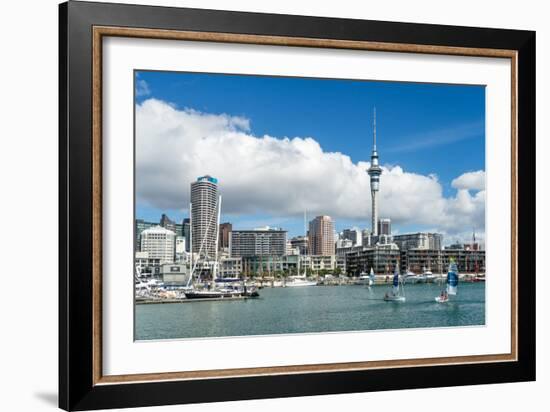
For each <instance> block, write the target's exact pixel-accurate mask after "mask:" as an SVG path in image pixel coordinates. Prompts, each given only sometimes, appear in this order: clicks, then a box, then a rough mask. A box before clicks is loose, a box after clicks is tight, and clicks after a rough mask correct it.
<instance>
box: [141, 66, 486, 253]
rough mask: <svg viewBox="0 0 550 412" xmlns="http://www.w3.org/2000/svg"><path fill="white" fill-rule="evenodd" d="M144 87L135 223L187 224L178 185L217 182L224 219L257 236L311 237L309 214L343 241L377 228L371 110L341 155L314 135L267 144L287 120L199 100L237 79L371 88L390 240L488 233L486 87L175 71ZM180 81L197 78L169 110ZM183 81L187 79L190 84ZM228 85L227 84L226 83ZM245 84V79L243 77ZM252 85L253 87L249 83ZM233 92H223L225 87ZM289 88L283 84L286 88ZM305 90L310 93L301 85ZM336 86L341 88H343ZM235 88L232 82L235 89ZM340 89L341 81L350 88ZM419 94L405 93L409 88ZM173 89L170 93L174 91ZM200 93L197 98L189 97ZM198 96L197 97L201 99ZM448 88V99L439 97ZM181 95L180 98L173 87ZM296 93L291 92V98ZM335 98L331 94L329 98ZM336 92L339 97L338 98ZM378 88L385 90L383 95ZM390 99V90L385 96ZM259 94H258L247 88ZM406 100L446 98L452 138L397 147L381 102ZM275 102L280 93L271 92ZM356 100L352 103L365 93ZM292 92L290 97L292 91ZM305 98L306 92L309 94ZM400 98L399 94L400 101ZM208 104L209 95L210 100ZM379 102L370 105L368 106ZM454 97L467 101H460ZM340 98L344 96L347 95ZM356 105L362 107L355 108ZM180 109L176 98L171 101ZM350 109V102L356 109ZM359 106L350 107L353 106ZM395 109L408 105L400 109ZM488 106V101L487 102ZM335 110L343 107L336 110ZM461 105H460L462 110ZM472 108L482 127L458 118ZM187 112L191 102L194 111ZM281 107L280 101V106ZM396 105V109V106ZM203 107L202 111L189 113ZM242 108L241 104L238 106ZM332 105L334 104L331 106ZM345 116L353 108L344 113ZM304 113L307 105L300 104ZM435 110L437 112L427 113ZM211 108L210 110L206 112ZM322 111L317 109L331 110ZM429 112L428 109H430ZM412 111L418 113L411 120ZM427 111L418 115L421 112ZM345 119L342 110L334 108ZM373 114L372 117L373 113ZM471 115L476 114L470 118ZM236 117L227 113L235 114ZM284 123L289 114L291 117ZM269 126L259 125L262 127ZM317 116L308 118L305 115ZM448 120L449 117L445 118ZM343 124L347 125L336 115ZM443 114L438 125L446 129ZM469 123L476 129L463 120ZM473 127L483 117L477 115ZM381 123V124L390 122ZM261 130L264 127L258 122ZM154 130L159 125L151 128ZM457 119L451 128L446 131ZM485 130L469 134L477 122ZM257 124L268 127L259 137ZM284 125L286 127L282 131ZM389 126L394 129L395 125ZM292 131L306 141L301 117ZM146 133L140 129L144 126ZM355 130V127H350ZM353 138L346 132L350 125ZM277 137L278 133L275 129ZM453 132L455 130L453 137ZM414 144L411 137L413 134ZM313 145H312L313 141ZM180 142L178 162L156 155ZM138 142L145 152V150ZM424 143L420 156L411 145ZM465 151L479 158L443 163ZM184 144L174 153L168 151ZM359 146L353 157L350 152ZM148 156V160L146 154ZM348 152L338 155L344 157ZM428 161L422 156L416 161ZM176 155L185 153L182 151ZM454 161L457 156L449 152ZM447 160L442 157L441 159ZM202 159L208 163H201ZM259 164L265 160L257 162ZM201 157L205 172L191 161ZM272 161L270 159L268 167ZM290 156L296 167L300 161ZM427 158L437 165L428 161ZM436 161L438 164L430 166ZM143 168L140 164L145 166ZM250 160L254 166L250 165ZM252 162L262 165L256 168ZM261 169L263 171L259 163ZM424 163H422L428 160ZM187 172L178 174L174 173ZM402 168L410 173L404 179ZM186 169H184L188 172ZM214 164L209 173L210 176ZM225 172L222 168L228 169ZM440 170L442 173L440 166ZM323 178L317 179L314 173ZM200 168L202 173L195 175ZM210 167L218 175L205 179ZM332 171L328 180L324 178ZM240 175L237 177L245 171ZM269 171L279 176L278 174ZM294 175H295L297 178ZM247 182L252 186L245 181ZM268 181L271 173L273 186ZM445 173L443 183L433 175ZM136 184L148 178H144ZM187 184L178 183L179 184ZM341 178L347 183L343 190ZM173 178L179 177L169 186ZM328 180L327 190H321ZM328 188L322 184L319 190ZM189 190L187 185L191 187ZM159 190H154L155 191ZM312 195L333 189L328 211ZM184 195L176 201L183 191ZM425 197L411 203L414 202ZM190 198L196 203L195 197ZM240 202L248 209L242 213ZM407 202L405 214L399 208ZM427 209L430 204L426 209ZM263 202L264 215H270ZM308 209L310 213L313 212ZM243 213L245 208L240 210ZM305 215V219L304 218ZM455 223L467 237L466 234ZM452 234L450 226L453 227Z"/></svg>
mask: <svg viewBox="0 0 550 412" xmlns="http://www.w3.org/2000/svg"><path fill="white" fill-rule="evenodd" d="M138 76H139V77H138V79H139V82H138V83H137V84H138V85H141V86H139V87H142V88H143V87H144V86H143V85H144V84H145V85H147V87H146V88H147V90H146V92H143V93H141V94H140V93H137V95H138V98H137V101H136V103H137V105H136V121H137V126H138V127H137V128H136V131H137V136H136V137H137V139H136V142H137V153H136V157H137V158H136V161H137V162H136V168H137V169H136V172H137V179H136V185H137V186H136V192H137V201H136V218H143V219H146V220H151V219H157V218H158V216H159V215H160V214H162V213H167V214H168V215H169V216H170V217H171V218H172V219H174V220H176V221H177V222H178V223H179V222H180V221H181V220H182V219H183V218H186V217H188V213H189V212H188V210H187V208H186V206H187V204H186V203H183V204H181V206H180V207H174V206H176V205H178V204H179V203H180V202H179V201H178V198H179V199H181V200H182V201H183V202H184V201H185V200H187V199H186V194H185V193H184V192H186V190H185V187H186V186H187V185H188V184H189V183H190V182H185V181H181V178H182V177H183V178H189V177H191V176H189V175H191V174H192V173H194V174H196V176H192V177H191V179H196V177H198V176H201V175H206V174H210V175H213V176H216V177H217V178H218V179H219V181H220V193H221V194H222V195H223V196H224V207H222V221H228V222H231V223H233V226H234V228H235V229H253V228H255V227H259V226H266V225H269V226H275V227H282V228H284V229H285V230H288V232H289V238H290V237H294V236H303V235H304V229H303V210H304V209H305V210H306V211H307V212H308V215H309V219H308V220H311V219H313V217H315V216H318V215H329V216H331V217H332V218H333V220H334V222H335V225H336V231H337V232H341V231H342V230H343V229H345V228H354V227H356V228H359V229H365V228H369V229H370V227H371V224H370V218H371V212H372V209H371V207H370V203H371V194H370V187H369V176H368V174H367V170H368V169H369V168H370V166H371V162H370V154H371V153H370V151H371V149H372V133H373V131H372V114H371V113H372V108H373V107H374V104H373V105H372V106H370V107H368V106H367V107H364V108H363V110H362V112H363V115H362V116H358V118H357V119H355V124H354V125H353V127H354V128H355V129H356V130H357V132H356V133H357V134H356V135H355V138H354V139H347V140H346V141H343V140H344V139H332V140H336V141H340V140H342V141H343V142H341V145H340V146H339V147H334V146H335V145H337V144H338V142H332V141H328V140H327V139H326V137H325V136H324V135H323V133H321V134H317V135H315V136H312V137H292V138H287V137H273V135H275V134H276V133H269V134H268V135H265V134H264V135H263V136H262V135H261V131H262V130H261V129H262V128H264V127H271V126H272V124H271V126H270V124H269V121H268V120H269V119H267V120H266V118H265V117H280V116H281V113H280V112H279V111H274V112H273V115H271V114H270V113H271V111H269V110H264V111H263V112H261V111H260V112H261V113H258V111H257V110H256V111H255V113H253V116H248V115H247V114H246V113H243V112H241V109H238V110H234V111H231V110H229V109H230V108H229V106H230V105H232V104H234V103H235V101H234V100H235V99H233V98H229V99H228V100H229V102H228V103H227V104H228V107H227V108H225V109H224V110H223V111H221V113H220V111H219V110H217V109H216V108H215V107H213V108H212V109H214V110H213V112H211V111H199V110H204V109H205V108H204V107H201V105H200V104H199V101H198V100H200V99H198V100H197V98H196V96H198V90H199V89H201V90H202V88H206V90H208V89H209V88H210V87H211V86H212V85H211V83H215V84H218V85H221V84H226V86H227V87H229V88H231V87H232V83H233V82H235V81H237V83H240V84H241V85H242V84H243V82H244V83H246V82H247V81H251V82H252V83H254V85H255V86H257V85H258V84H257V83H258V82H259V83H260V84H263V85H264V89H265V88H268V87H267V86H270V87H269V89H270V90H271V89H272V86H273V82H275V83H279V84H283V83H285V81H290V83H292V85H293V86H296V85H297V84H298V85H299V84H305V86H303V87H302V88H301V89H302V91H304V90H305V91H307V92H309V93H310V94H311V93H313V91H312V88H311V82H313V83H315V84H316V85H317V86H319V85H322V86H321V87H320V89H322V91H323V92H326V93H328V92H327V90H329V91H330V92H331V93H333V94H335V95H338V93H341V92H342V90H339V89H343V91H346V90H347V88H348V87H349V86H350V83H353V85H354V86H356V87H359V86H360V87H362V88H363V89H365V90H364V91H363V92H361V93H363V94H364V96H363V98H365V100H369V99H371V100H376V103H377V104H376V106H377V109H378V113H377V116H378V119H377V120H378V122H377V123H378V124H377V127H378V136H377V137H378V142H377V143H378V153H379V155H380V166H381V169H382V176H381V178H380V179H381V184H380V204H379V206H378V209H379V213H378V218H390V219H391V220H392V229H393V232H394V233H406V232H417V231H430V232H433V231H438V232H441V233H443V234H444V239H445V243H451V242H454V241H455V240H464V239H467V238H470V237H471V232H472V228H474V227H475V229H476V232H477V233H478V236H479V237H481V238H482V237H483V232H484V160H483V159H484V154H485V150H484V133H483V129H482V128H481V134H480V130H479V129H480V127H479V123H480V122H481V123H483V118H484V106H483V104H480V102H479V99H480V97H483V98H484V91H483V88H482V87H479V88H476V87H473V86H444V85H437V86H434V85H410V84H390V83H383V84H382V85H381V84H380V83H381V82H363V81H361V82H359V81H355V82H351V81H335V80H316V79H281V78H263V77H262V78H257V77H256V76H248V77H246V76H226V75H198V74H174V73H169V74H167V73H161V74H158V73H151V72H145V73H143V72H140V73H139V74H138ZM167 76H168V77H170V78H172V79H175V78H179V79H181V80H182V82H183V83H185V82H184V80H185V81H190V80H193V82H192V87H191V88H190V86H189V84H184V86H182V88H181V91H184V90H186V91H187V93H186V94H187V95H191V96H192V97H191V98H189V96H186V98H185V99H180V101H168V100H164V99H168V98H170V96H169V95H167V91H166V90H164V89H163V88H166V84H167V80H166V77H167ZM182 77H183V78H182ZM221 78H223V79H221ZM243 78H245V79H243ZM245 80H246V81H245ZM224 82H225V83H224ZM281 82H282V83H281ZM301 82H305V83H301ZM334 82H336V83H337V84H336V85H335V84H334ZM230 83H231V84H230ZM342 83H345V84H344V86H342ZM411 87H412V88H413V89H414V90H407V89H410V88H411ZM172 88H173V87H172ZM193 88H195V94H193ZM197 88H198V89H197ZM441 88H443V89H445V93H443V92H442V91H441V90H440V89H441ZM176 89H177V88H176ZM264 89H262V88H260V90H259V91H256V94H258V95H262V94H266V93H268V92H266V90H264ZM288 89H289V87H287V88H286V89H285V91H284V92H285V93H281V94H285V95H286V92H287V91H288ZM325 89H327V90H325ZM334 89H337V90H334ZM380 89H383V90H382V92H383V93H382V92H381V91H380ZM388 90H389V91H388ZM245 91H246V92H247V93H252V91H250V90H245ZM403 91H404V92H405V93H404V96H403V99H402V101H403V100H404V101H406V100H410V99H411V95H415V94H416V95H418V96H420V97H419V98H418V99H417V100H418V102H417V103H418V104H419V106H422V105H421V103H422V102H423V101H424V100H425V99H426V96H425V95H426V94H428V95H429V97H430V98H433V97H434V93H435V94H436V95H437V94H441V95H442V96H440V97H441V98H440V100H441V99H443V100H445V101H446V102H447V103H448V106H449V107H448V111H449V112H453V111H454V114H455V116H453V122H454V123H456V124H459V126H458V127H456V128H455V129H454V131H452V132H447V133H446V134H445V133H442V136H441V137H440V138H439V140H443V141H444V142H443V143H442V142H441V141H437V142H435V143H434V142H433V141H432V142H430V140H434V133H435V132H434V131H433V130H438V129H439V130H443V129H442V125H441V124H438V123H441V122H440V121H439V122H437V121H436V122H434V123H435V124H436V125H435V126H434V127H435V129H433V130H432V131H426V132H425V133H424V138H423V139H412V140H411V141H409V142H408V143H407V144H403V143H401V144H398V142H399V141H400V139H401V136H402V134H398V135H397V137H396V135H395V131H393V132H392V133H394V134H393V135H391V134H389V131H390V130H392V127H394V126H395V123H401V122H399V121H398V120H390V121H388V120H389V119H388V112H390V113H391V112H392V111H393V112H395V108H394V106H395V105H396V104H393V105H392V107H391V108H388V107H385V106H384V108H383V109H382V110H381V109H380V104H378V101H379V100H382V101H383V100H384V99H383V98H381V97H380V96H379V95H380V93H382V94H384V93H385V94H386V95H387V94H392V93H393V94H396V93H397V92H403ZM270 93H272V91H270ZM361 93H359V92H357V93H356V94H361ZM291 94H292V93H291ZM306 94H307V93H306ZM401 94H403V93H401ZM206 95H208V91H207V92H206ZM371 95H373V96H371ZM457 96H461V98H458V97H457ZM342 97H344V96H342ZM357 99H358V98H356V99H355V100H357ZM172 100H178V99H172ZM348 100H349V99H348ZM352 100H353V99H352ZM396 100H397V101H398V103H399V100H400V99H396ZM481 100H483V99H481ZM213 101H216V104H215V105H214V106H217V105H218V104H221V103H220V102H219V99H218V100H216V99H214V100H213ZM335 101H336V102H337V103H338V104H339V103H340V100H338V99H336V100H335ZM456 101H458V102H459V103H460V104H458V103H456ZM465 101H466V102H468V101H469V102H470V103H471V104H472V105H474V106H476V109H475V110H474V112H476V113H477V120H476V119H474V120H472V113H471V110H467V111H464V110H463V111H462V112H460V111H459V110H458V109H457V107H458V106H460V107H463V106H465V105H466V104H465V103H464V102H465ZM186 102H187V103H188V104H186ZM278 103H279V101H278V100H275V101H274V102H273V105H277V104H278ZM311 103H312V104H314V105H316V106H323V107H324V105H325V103H320V102H318V101H311ZM397 105H399V104H397ZM193 106H195V107H193ZM237 106H238V105H237ZM333 106H335V107H336V106H338V105H334V102H333ZM344 106H345V104H344ZM304 107H305V106H304ZM430 107H432V110H433V105H432V106H430ZM206 109H208V107H207V108H206ZM322 109H323V108H321V109H318V110H316V111H321V112H322V111H323V110H322ZM423 109H425V110H426V111H429V110H428V109H426V108H424V107H423ZM412 111H413V112H414V111H415V110H412ZM416 111H417V112H418V110H416ZM421 111H422V110H420V112H421ZM334 112H335V115H334V116H333V117H337V115H338V114H341V113H339V110H336V109H335V110H334ZM369 112H370V113H369ZM466 112H468V113H466ZM227 113H229V114H227ZM285 114H286V113H285ZM152 116H157V117H159V116H160V118H162V120H163V124H162V125H161V128H160V132H159V128H158V126H159V124H158V121H157V123H155V119H154V118H153V117H152ZM262 116H263V117H262ZM308 116H309V114H308ZM308 116H305V117H306V118H305V119H304V120H303V122H302V123H306V124H310V123H311V120H310V119H309V120H308V119H307V117H308ZM447 116H449V114H448V113H447ZM340 117H341V116H340ZM441 117H445V116H441V115H440V116H438V117H437V120H441ZM468 117H469V118H470V119H469V120H468V119H467V118H468ZM474 117H475V116H474ZM381 119H385V123H386V124H384V121H383V120H381ZM258 120H260V121H259V122H258ZM151 121H152V123H151ZM449 121H450V120H448V119H447V123H449ZM335 122H337V121H336V120H334V119H328V121H325V122H324V123H325V125H326V124H329V123H330V124H333V123H335ZM476 122H477V124H478V126H475V125H474V126H472V125H473V124H474V123H476ZM257 123H259V124H260V127H257V126H256V125H257ZM283 123H284V122H283ZM388 123H389V124H388ZM289 124H291V125H292V126H294V129H295V130H296V131H297V132H298V131H300V129H301V128H303V127H305V126H304V125H303V124H300V122H296V120H295V119H293V121H290V122H289ZM140 126H142V127H140ZM348 126H349V125H348ZM348 128H349V127H348ZM274 129H277V127H275V128H274ZM449 130H450V129H449ZM413 134H414V133H413ZM296 135H298V134H290V133H287V134H284V135H283V136H296ZM306 136H307V135H306ZM170 137H172V138H174V137H176V138H177V139H179V140H182V142H180V143H189V144H188V145H187V149H184V148H183V147H184V146H181V148H182V152H181V153H180V154H179V156H178V155H174V156H173V155H172V154H171V153H168V152H167V151H166V150H164V149H161V150H159V148H158V146H162V143H161V141H159V139H167V138H170ZM152 139H156V146H157V147H151V144H152ZM222 141H223V143H224V144H227V149H224V147H223V146H219V147H220V148H221V149H220V151H223V150H227V152H226V153H225V155H226V156H225V157H226V158H224V153H214V150H213V149H214V146H212V145H214V144H221V142H222ZM140 142H141V143H142V144H140ZM415 145H416V146H415ZM457 145H458V146H460V147H461V148H462V149H464V147H462V146H466V148H467V150H468V151H469V152H470V153H471V156H463V157H460V158H459V159H458V160H459V161H457V162H454V161H452V160H453V159H450V160H451V161H449V159H447V157H448V156H449V150H450V149H451V148H453V147H456V146H457ZM178 147H180V146H176V147H173V146H171V147H169V148H168V149H169V150H170V151H171V152H174V149H177V148H178ZM354 147H355V149H354ZM250 148H252V150H249V151H248V152H247V153H246V155H247V156H248V155H250V156H252V159H251V158H249V157H247V156H244V157H243V154H242V153H240V152H242V151H243V150H244V151H245V149H250ZM149 149H152V150H149ZM338 149H340V150H338ZM405 152H407V153H408V155H409V157H411V158H418V157H420V159H419V160H421V162H420V163H422V164H423V165H422V167H420V166H418V165H415V161H417V160H418V159H417V160H415V159H413V160H415V161H408V162H407V161H404V162H403V161H401V160H402V159H403V153H405ZM419 152H420V153H421V154H422V156H419V155H418V153H419ZM176 153H177V150H176ZM453 153H456V151H453ZM443 154H445V156H443ZM205 155H206V157H205ZM208 155H211V156H212V164H211V165H209V164H208V163H209V162H208V158H207V156H208ZM286 155H290V157H291V159H289V162H292V161H293V160H294V163H297V166H296V165H293V164H289V163H287V164H284V162H283V161H284V157H283V156H286ZM254 156H262V157H265V156H267V158H264V159H256V160H255V159H254ZM359 156H360V157H359ZM197 157H198V158H200V159H199V161H198V162H196V161H194V160H193V159H194V158H195V160H196V158H197ZM270 157H271V159H270ZM292 157H293V159H292ZM442 157H443V158H444V159H443V161H446V162H447V163H448V167H445V168H441V170H436V169H437V168H438V164H439V162H441V160H442V159H441V158H442ZM428 159H430V160H429V161H428ZM432 159H433V161H432ZM140 160H144V161H143V162H142V161H140ZM236 160H240V161H242V162H241V163H242V166H243V167H242V169H243V170H242V173H240V174H239V173H233V172H235V170H231V166H233V169H235V166H236V165H235V164H234V163H233V164H232V162H234V161H236ZM251 160H252V164H248V163H250V161H251ZM254 160H255V161H254ZM260 160H263V161H260ZM422 160H423V161H424V162H422ZM180 161H181V163H182V165H179V164H175V163H180ZM426 164H428V165H431V166H432V168H431V171H430V170H429V169H428V170H425V169H426ZM405 165H410V167H409V168H408V169H405ZM183 166H188V167H187V168H186V169H185V170H182V169H181V168H182V167H183ZM205 166H206V167H205ZM222 166H225V169H224V168H223V167H222ZM295 166H296V167H300V166H301V167H302V172H300V173H296V170H295V169H294V167H295ZM439 167H441V166H439ZM140 168H143V171H144V172H145V170H146V171H147V172H148V173H150V172H151V168H153V169H156V170H153V172H156V173H158V174H159V175H162V176H164V178H165V179H166V176H169V171H170V170H172V171H173V173H174V174H173V175H174V179H173V181H168V182H162V183H163V184H160V185H159V184H155V183H158V181H156V180H155V177H158V176H155V173H153V175H152V176H148V177H147V176H144V174H143V172H142V171H141V170H140ZM285 168H288V169H289V174H290V176H285V173H284V169H285ZM310 168H311V169H314V170H313V171H318V175H317V176H318V177H317V179H318V180H320V181H321V182H316V181H315V179H316V176H315V174H314V173H310V172H311V171H310V170H308V169H310ZM198 169H202V170H200V171H199V170H198ZM208 169H214V170H208ZM222 169H224V170H228V173H223V172H222V176H220V173H216V170H218V171H221V170H222ZM327 169H328V170H327ZM237 171H238V170H237ZM331 171H332V172H333V173H332V174H333V175H338V174H339V173H342V174H343V176H337V177H340V179H341V180H340V181H337V182H336V183H339V184H340V185H341V186H340V187H336V188H335V187H334V182H331V180H334V178H333V176H331ZM270 172H272V173H270ZM292 173H294V174H292ZM243 175H244V176H243ZM271 175H274V177H273V178H272V177H271ZM435 175H437V177H435ZM140 176H144V177H143V179H141V177H140ZM178 178H179V179H178ZM342 179H343V180H342ZM168 180H172V179H168ZM323 180H324V181H323ZM245 181H251V182H252V184H250V186H249V187H248V190H249V192H253V193H246V192H243V189H244V188H246V186H245V184H244V183H245ZM254 182H265V183H264V185H263V186H265V187H262V185H261V184H260V185H254V184H253V183H254ZM322 183H324V184H322ZM187 187H188V186H187ZM151 189H154V190H151ZM315 190H317V191H319V190H325V191H326V193H327V194H326V204H323V195H322V194H319V193H311V192H314V191H315ZM178 192H179V193H178ZM415 196H417V198H414V199H412V200H411V199H410V198H411V197H415ZM187 198H188V196H187ZM238 200H241V201H242V205H239V204H238ZM404 202H407V203H406V204H401V203H404ZM423 202H425V204H424V203H423ZM266 204H267V207H265V205H266ZM308 206H309V207H308ZM404 206H409V207H408V209H411V208H414V209H415V210H414V213H412V212H411V211H407V210H403V209H404ZM239 207H240V209H239ZM308 209H309V210H308ZM457 218H458V223H459V224H460V225H461V226H462V228H463V229H464V230H463V232H464V233H462V234H461V233H460V230H458V229H459V228H458V227H457V226H456V225H457ZM453 225H454V226H453Z"/></svg>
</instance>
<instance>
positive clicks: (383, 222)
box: [378, 218, 391, 236]
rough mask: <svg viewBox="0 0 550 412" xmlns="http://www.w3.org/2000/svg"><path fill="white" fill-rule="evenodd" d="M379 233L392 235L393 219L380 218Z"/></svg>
mask: <svg viewBox="0 0 550 412" xmlns="http://www.w3.org/2000/svg"><path fill="white" fill-rule="evenodd" d="M378 234H379V235H387V236H389V235H391V219H387V218H386V219H380V220H378Z"/></svg>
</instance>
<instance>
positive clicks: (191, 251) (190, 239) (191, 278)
mask: <svg viewBox="0 0 550 412" xmlns="http://www.w3.org/2000/svg"><path fill="white" fill-rule="evenodd" d="M186 240H187V239H186ZM192 281H193V203H191V202H190V203H189V280H188V281H187V287H189V285H190V284H191V282H192Z"/></svg>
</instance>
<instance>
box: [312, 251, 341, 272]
mask: <svg viewBox="0 0 550 412" xmlns="http://www.w3.org/2000/svg"><path fill="white" fill-rule="evenodd" d="M336 261H337V259H336V255H328V256H317V255H311V256H310V259H309V268H310V269H311V270H312V271H313V272H314V273H317V272H319V271H320V270H330V271H334V269H336Z"/></svg>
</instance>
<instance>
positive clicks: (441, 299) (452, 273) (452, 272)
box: [435, 259, 458, 303]
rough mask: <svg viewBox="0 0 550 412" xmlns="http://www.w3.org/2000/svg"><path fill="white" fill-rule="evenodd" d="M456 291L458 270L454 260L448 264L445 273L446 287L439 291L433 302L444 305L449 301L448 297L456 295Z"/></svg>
mask: <svg viewBox="0 0 550 412" xmlns="http://www.w3.org/2000/svg"><path fill="white" fill-rule="evenodd" d="M457 290H458V268H457V266H456V263H455V261H454V259H451V263H450V264H449V270H448V272H447V287H446V288H445V289H443V290H442V291H441V294H440V295H439V296H436V297H435V301H436V302H438V303H445V302H448V301H449V295H456V293H457Z"/></svg>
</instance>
